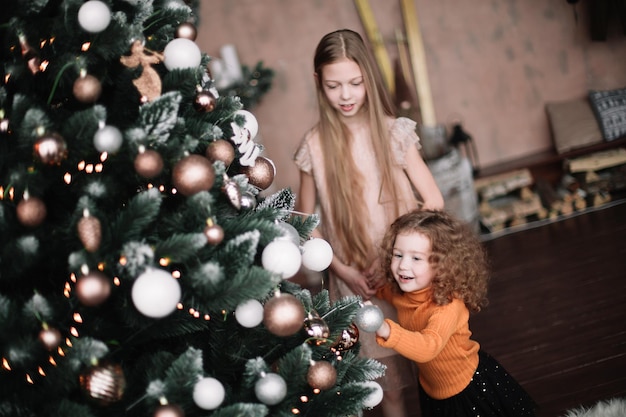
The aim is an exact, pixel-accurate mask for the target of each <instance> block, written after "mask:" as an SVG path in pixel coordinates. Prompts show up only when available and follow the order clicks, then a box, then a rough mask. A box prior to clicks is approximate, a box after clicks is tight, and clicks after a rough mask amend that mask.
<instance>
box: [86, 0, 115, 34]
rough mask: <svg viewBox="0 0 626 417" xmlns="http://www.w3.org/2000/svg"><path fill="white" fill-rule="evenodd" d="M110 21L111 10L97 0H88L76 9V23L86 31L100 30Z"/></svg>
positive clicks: (94, 31)
mask: <svg viewBox="0 0 626 417" xmlns="http://www.w3.org/2000/svg"><path fill="white" fill-rule="evenodd" d="M110 22H111V10H109V6H107V5H106V4H104V3H103V2H101V1H99V0H89V1H87V2H85V3H84V4H83V5H82V6H80V9H79V10H78V23H79V24H80V27H82V28H83V29H84V30H86V31H87V32H91V33H98V32H102V31H103V30H104V29H106V28H107V26H109V23H110Z"/></svg>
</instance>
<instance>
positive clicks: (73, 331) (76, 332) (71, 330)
mask: <svg viewBox="0 0 626 417" xmlns="http://www.w3.org/2000/svg"><path fill="white" fill-rule="evenodd" d="M70 334H71V335H72V336H74V337H78V330H77V329H76V327H74V326H72V327H70Z"/></svg>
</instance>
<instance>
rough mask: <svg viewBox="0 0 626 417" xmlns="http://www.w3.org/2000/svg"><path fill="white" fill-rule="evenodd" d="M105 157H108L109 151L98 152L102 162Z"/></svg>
mask: <svg viewBox="0 0 626 417" xmlns="http://www.w3.org/2000/svg"><path fill="white" fill-rule="evenodd" d="M107 159H109V153H108V152H107V151H104V152H102V153H101V154H100V162H104V161H106V160H107Z"/></svg>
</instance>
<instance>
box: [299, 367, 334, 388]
mask: <svg viewBox="0 0 626 417" xmlns="http://www.w3.org/2000/svg"><path fill="white" fill-rule="evenodd" d="M306 381H307V382H308V384H309V385H310V386H311V388H317V389H320V390H327V389H329V388H332V387H333V386H334V385H335V383H336V382H337V370H336V369H335V367H334V366H333V365H332V364H331V363H330V362H327V361H318V362H315V363H314V364H312V365H311V366H310V367H309V371H308V372H307V374H306Z"/></svg>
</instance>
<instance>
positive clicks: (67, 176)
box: [63, 172, 72, 185]
mask: <svg viewBox="0 0 626 417" xmlns="http://www.w3.org/2000/svg"><path fill="white" fill-rule="evenodd" d="M63 181H64V182H65V183H66V184H67V185H70V184H71V183H72V174H70V173H69V172H66V173H65V175H63Z"/></svg>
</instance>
